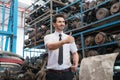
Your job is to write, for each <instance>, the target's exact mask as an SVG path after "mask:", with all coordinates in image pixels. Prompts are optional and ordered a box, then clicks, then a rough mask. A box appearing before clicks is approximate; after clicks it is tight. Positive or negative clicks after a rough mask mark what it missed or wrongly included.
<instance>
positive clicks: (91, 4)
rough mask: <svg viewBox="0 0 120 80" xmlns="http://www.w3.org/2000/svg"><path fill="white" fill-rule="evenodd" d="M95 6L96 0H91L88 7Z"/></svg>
mask: <svg viewBox="0 0 120 80" xmlns="http://www.w3.org/2000/svg"><path fill="white" fill-rule="evenodd" d="M94 6H96V1H92V2H90V3H89V6H88V8H89V9H90V8H92V7H94Z"/></svg>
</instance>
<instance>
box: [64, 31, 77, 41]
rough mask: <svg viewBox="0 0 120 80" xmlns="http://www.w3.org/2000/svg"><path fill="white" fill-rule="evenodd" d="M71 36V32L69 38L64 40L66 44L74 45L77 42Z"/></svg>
mask: <svg viewBox="0 0 120 80" xmlns="http://www.w3.org/2000/svg"><path fill="white" fill-rule="evenodd" d="M71 35H72V33H71V32H70V34H69V35H68V37H67V38H66V39H63V41H64V43H72V42H73V41H74V40H75V39H74V37H72V36H71Z"/></svg>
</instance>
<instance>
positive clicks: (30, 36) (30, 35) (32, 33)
mask: <svg viewBox="0 0 120 80" xmlns="http://www.w3.org/2000/svg"><path fill="white" fill-rule="evenodd" d="M35 34H36V31H35V30H34V31H33V32H31V33H29V39H30V38H32V37H34V36H35Z"/></svg>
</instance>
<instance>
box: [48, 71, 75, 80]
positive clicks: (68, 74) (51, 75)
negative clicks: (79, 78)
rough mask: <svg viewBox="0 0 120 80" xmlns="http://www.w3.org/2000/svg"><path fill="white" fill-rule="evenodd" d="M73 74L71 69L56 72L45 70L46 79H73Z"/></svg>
mask: <svg viewBox="0 0 120 80" xmlns="http://www.w3.org/2000/svg"><path fill="white" fill-rule="evenodd" d="M73 77H74V74H73V72H72V71H65V72H56V71H47V72H46V80H73Z"/></svg>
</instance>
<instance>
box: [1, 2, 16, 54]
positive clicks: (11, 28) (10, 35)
mask: <svg viewBox="0 0 120 80" xmlns="http://www.w3.org/2000/svg"><path fill="white" fill-rule="evenodd" d="M7 2H8V3H9V4H10V7H6V3H7ZM7 2H6V1H4V0H3V1H2V2H1V3H2V5H0V6H1V7H2V23H1V24H2V29H1V30H0V35H1V36H2V45H1V46H2V47H3V45H4V44H3V42H5V48H2V50H4V51H10V52H13V53H16V41H17V18H18V16H17V15H18V0H8V1H7ZM6 8H7V9H9V10H10V12H9V19H8V27H7V30H6V31H5V29H4V27H5V26H4V24H5V23H4V22H5V10H6ZM4 37H5V39H3V38H4Z"/></svg>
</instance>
